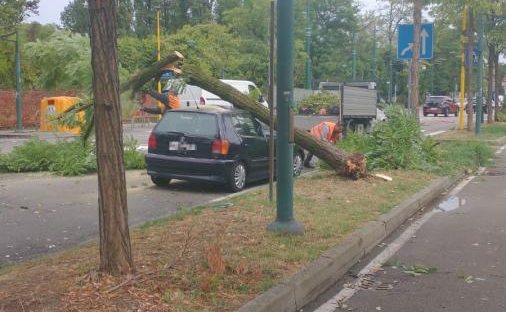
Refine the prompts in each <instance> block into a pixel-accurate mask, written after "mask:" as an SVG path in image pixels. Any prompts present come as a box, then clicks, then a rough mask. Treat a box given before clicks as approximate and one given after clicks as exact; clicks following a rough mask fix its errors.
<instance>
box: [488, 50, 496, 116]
mask: <svg viewBox="0 0 506 312" xmlns="http://www.w3.org/2000/svg"><path fill="white" fill-rule="evenodd" d="M494 57H495V46H494V45H493V44H489V45H488V62H487V63H488V74H487V81H488V84H487V113H488V115H487V123H489V124H491V123H493V122H494V115H495V113H496V111H494V109H493V107H492V97H493V95H494V94H493V93H494V85H495V76H494V67H495V62H494Z"/></svg>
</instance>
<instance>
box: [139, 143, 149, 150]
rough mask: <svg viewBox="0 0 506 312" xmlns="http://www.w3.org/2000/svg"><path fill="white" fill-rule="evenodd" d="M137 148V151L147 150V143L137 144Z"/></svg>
mask: <svg viewBox="0 0 506 312" xmlns="http://www.w3.org/2000/svg"><path fill="white" fill-rule="evenodd" d="M137 150H138V151H147V150H148V145H147V144H140V145H139V146H137Z"/></svg>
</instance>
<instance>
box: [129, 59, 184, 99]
mask: <svg viewBox="0 0 506 312" xmlns="http://www.w3.org/2000/svg"><path fill="white" fill-rule="evenodd" d="M183 59H184V56H183V54H181V53H179V52H177V51H174V52H172V53H170V54H169V55H167V57H166V58H164V59H163V60H160V61H159V62H156V63H154V64H153V65H151V66H149V67H148V68H146V69H143V70H141V71H139V72H138V73H137V74H135V75H133V76H132V77H130V78H129V79H128V80H127V81H125V82H124V83H122V84H121V85H120V87H119V92H120V93H124V92H126V91H128V90H132V92H136V91H139V90H140V89H141V88H142V86H143V85H144V84H145V83H146V82H148V81H150V80H151V79H153V78H154V77H157V76H158V75H159V74H160V71H161V70H162V68H163V67H164V66H165V65H167V64H175V63H178V62H182V61H183Z"/></svg>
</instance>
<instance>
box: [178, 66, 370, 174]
mask: <svg viewBox="0 0 506 312" xmlns="http://www.w3.org/2000/svg"><path fill="white" fill-rule="evenodd" d="M183 73H184V75H186V76H187V77H188V78H189V79H190V84H193V85H196V86H198V87H201V88H203V89H205V90H207V91H209V92H212V93H214V94H216V95H218V96H219V97H220V98H222V99H223V100H225V101H227V102H230V103H233V104H234V105H235V106H237V107H238V108H241V109H244V110H247V111H249V112H250V113H252V114H253V115H255V117H257V118H258V119H259V120H261V121H262V122H264V123H266V124H269V125H270V121H269V111H268V109H267V108H265V107H264V106H262V105H261V104H259V103H258V102H257V101H255V100H254V99H252V98H251V97H249V96H247V95H245V94H243V93H241V92H239V91H238V90H236V89H235V88H233V87H232V86H229V85H227V84H225V83H223V82H221V81H220V80H218V79H216V78H213V77H211V76H209V75H208V74H205V73H204V72H202V71H201V70H200V69H198V68H197V67H195V66H192V65H184V66H183ZM270 126H273V127H274V128H276V121H274V125H270ZM294 138H295V143H296V144H297V145H299V146H301V147H302V148H304V149H306V150H308V151H310V152H312V153H313V154H314V155H316V157H318V158H319V159H321V160H323V161H324V162H326V163H327V164H328V165H329V166H331V167H332V168H333V169H335V170H336V171H338V172H340V173H341V174H343V175H346V176H350V177H354V178H359V177H364V176H365V175H366V165H367V160H366V158H365V157H364V156H363V155H361V154H350V153H348V152H345V151H343V150H340V149H338V148H336V147H335V146H334V145H332V144H329V143H327V142H324V141H321V140H318V139H316V138H315V137H313V136H312V135H311V134H309V133H308V132H306V131H304V130H301V129H297V128H295V130H294Z"/></svg>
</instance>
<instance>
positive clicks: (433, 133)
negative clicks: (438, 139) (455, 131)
mask: <svg viewBox="0 0 506 312" xmlns="http://www.w3.org/2000/svg"><path fill="white" fill-rule="evenodd" d="M445 132H446V130H441V131H434V132H431V133H429V134H427V135H428V136H434V135H438V134H441V133H445Z"/></svg>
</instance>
